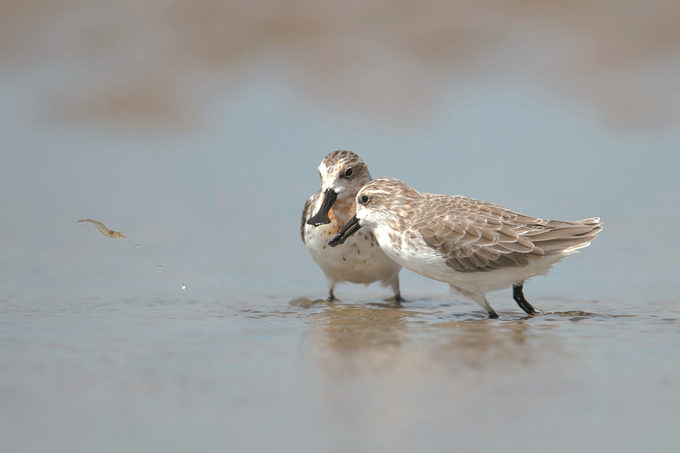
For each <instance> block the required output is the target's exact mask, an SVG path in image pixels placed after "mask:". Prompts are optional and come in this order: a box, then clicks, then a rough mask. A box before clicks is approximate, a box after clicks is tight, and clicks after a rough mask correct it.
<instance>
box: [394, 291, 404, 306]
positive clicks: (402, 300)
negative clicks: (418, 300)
mask: <svg viewBox="0 0 680 453" xmlns="http://www.w3.org/2000/svg"><path fill="white" fill-rule="evenodd" d="M394 301H395V302H396V303H398V304H400V303H402V302H406V299H404V298H403V297H401V291H397V293H396V294H395V295H394Z"/></svg>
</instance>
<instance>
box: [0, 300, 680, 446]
mask: <svg viewBox="0 0 680 453" xmlns="http://www.w3.org/2000/svg"><path fill="white" fill-rule="evenodd" d="M534 302H535V304H536V305H537V306H539V307H541V308H543V309H546V310H549V312H548V313H546V314H545V315H543V316H536V317H533V318H529V317H527V316H524V315H523V314H522V312H520V311H519V309H517V308H516V307H514V306H513V304H514V303H512V301H511V300H510V299H509V295H508V300H507V301H506V303H502V302H501V304H498V303H497V305H499V306H498V308H499V309H500V310H499V313H500V315H501V318H500V319H499V320H488V319H485V316H484V315H483V313H482V312H481V311H479V310H477V309H476V308H475V307H474V306H472V304H468V303H464V302H461V303H458V302H455V301H450V300H434V299H417V298H414V299H413V300H411V301H410V302H406V303H404V304H403V306H401V307H398V306H394V305H393V304H392V303H390V302H384V301H382V300H369V301H363V302H339V303H335V304H329V303H326V302H319V303H316V304H313V305H312V306H311V307H309V308H304V307H301V306H299V305H297V304H298V303H299V300H298V301H296V302H294V304H293V305H291V300H290V299H287V298H275V299H271V300H267V301H264V300H259V301H257V300H247V301H241V302H236V301H233V300H232V301H230V300H226V299H211V300H207V299H201V298H198V299H194V300H193V302H191V303H187V302H186V301H178V300H155V299H149V300H136V299H126V300H117V299H106V298H90V299H88V300H78V299H72V298H66V299H62V300H50V299H42V298H40V299H35V300H32V301H30V302H28V301H27V300H26V299H23V300H21V299H15V298H12V297H9V298H4V299H3V300H2V301H0V316H1V319H2V331H1V333H0V342H1V343H2V344H3V348H2V350H1V351H0V367H1V368H2V369H3V370H4V371H3V374H2V376H3V379H2V384H1V387H0V389H1V393H0V395H1V398H2V401H3V403H2V408H3V409H2V411H0V417H1V421H2V423H0V426H1V427H2V428H0V433H1V434H2V438H3V439H4V441H3V443H4V444H5V446H6V448H9V449H8V451H45V450H49V451H102V450H106V451H142V450H143V451H161V450H162V451H186V449H189V448H190V449H193V450H200V451H224V449H228V450H232V451H320V450H323V451H355V450H357V449H361V450H366V449H370V450H372V451H413V450H420V451H423V450H429V451H433V450H438V451H441V450H442V449H445V450H448V449H461V450H465V451H470V450H479V449H483V450H497V449H503V450H505V451H527V450H535V449H539V448H541V449H547V450H550V451H565V452H567V451H576V450H579V451H603V450H606V451H612V450H616V451H640V448H643V449H646V450H648V451H673V449H674V446H677V445H678V442H680V434H679V433H678V431H677V429H676V428H677V420H678V409H677V405H676V404H675V402H676V401H678V397H680V385H678V382H680V367H678V365H677V364H678V363H680V336H679V335H678V333H679V329H680V309H679V308H678V304H677V301H670V300H669V301H640V300H629V301H627V300H612V301H607V300H599V301H596V300H579V299H578V298H573V299H568V300H563V299H559V300H551V299H549V298H546V299H541V298H538V299H535V300H534ZM501 305H502V306H501ZM36 433H40V435H36ZM55 447H56V448H55Z"/></svg>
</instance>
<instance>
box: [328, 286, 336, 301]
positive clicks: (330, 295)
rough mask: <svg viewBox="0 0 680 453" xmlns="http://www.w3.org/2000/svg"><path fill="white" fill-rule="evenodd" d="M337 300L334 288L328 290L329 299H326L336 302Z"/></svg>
mask: <svg viewBox="0 0 680 453" xmlns="http://www.w3.org/2000/svg"><path fill="white" fill-rule="evenodd" d="M336 300H338V299H336V298H335V294H333V288H331V289H329V290H328V299H326V301H327V302H335V301H336Z"/></svg>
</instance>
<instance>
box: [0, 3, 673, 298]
mask: <svg viewBox="0 0 680 453" xmlns="http://www.w3.org/2000/svg"><path fill="white" fill-rule="evenodd" d="M0 8H2V10H1V13H0V99H1V102H0V114H1V115H2V123H1V124H0V127H1V128H2V136H3V138H4V140H3V155H4V159H3V160H4V162H3V165H2V167H1V169H0V171H1V172H2V177H1V179H0V184H1V185H2V186H1V189H2V190H1V191H0V192H1V195H0V196H2V206H3V222H2V225H1V226H0V228H1V229H2V230H0V233H1V236H0V238H1V241H2V242H1V243H0V244H1V247H2V257H1V258H0V260H2V261H1V262H0V263H1V266H2V272H1V274H2V276H1V277H0V278H2V287H3V289H4V291H26V290H33V289H36V288H42V289H46V290H49V291H54V290H67V291H73V290H77V291H88V290H89V288H92V289H93V291H94V292H98V291H100V288H101V286H100V285H110V286H112V287H113V288H111V289H112V290H116V291H119V290H120V291H125V290H129V291H130V292H131V293H132V294H136V293H137V291H140V290H144V289H148V288H150V285H152V284H151V283H150V279H149V273H153V263H151V262H150V261H145V260H146V258H145V257H143V256H136V255H134V254H132V253H130V250H128V249H127V248H126V247H127V245H129V244H127V245H126V244H120V243H115V241H104V240H103V238H102V237H99V236H98V235H96V234H94V231H92V230H88V229H87V228H89V227H84V226H82V225H75V224H74V222H75V221H76V220H78V219H80V218H93V219H95V220H99V221H102V222H104V223H105V224H106V225H107V226H108V227H109V228H112V229H114V230H120V231H123V233H124V234H126V235H127V236H129V237H131V238H132V240H133V241H137V242H139V243H141V244H142V246H144V247H146V248H147V250H148V251H149V253H151V255H152V256H154V257H155V258H157V260H159V261H160V262H161V263H162V264H164V265H165V266H166V269H168V270H169V271H174V272H175V274H177V276H178V277H181V278H180V279H182V281H184V280H186V283H187V285H189V286H190V287H193V288H194V289H199V288H206V289H210V290H217V291H224V290H225V288H226V286H225V285H232V284H235V285H238V284H239V282H241V281H243V280H244V279H245V280H248V283H247V285H252V283H253V282H254V281H256V282H258V284H262V282H270V281H271V282H272V283H273V282H276V284H282V283H283V284H287V282H290V281H291V279H293V280H295V282H296V283H295V284H296V285H297V284H305V283H309V284H311V285H312V286H311V287H310V291H312V289H313V290H314V291H315V293H314V294H316V291H317V288H318V292H319V293H323V289H324V284H323V281H322V279H323V277H322V274H321V272H320V270H319V269H317V268H316V266H315V265H314V263H313V262H312V261H311V259H309V256H308V255H307V252H306V250H305V248H304V247H303V245H302V243H301V241H300V240H299V234H298V233H297V231H298V228H299V217H300V213H301V211H302V206H303V204H304V201H305V200H306V198H307V197H308V196H309V195H311V194H312V193H313V192H315V191H317V190H319V180H318V176H317V172H316V167H317V166H318V164H319V163H320V161H321V160H322V159H323V157H324V156H325V155H326V154H327V153H329V152H331V151H334V150H336V149H350V150H353V151H355V152H357V153H358V154H359V155H360V156H362V157H363V158H364V160H365V161H366V162H367V163H368V165H369V168H370V170H371V172H372V174H373V176H374V177H380V176H388V175H389V176H394V177H397V178H400V179H403V180H405V181H406V182H408V183H409V184H411V185H412V186H414V187H416V188H417V189H419V190H421V191H428V192H439V193H447V194H461V195H467V196H472V197H475V198H482V199H485V200H489V201H493V202H496V203H499V204H501V205H504V206H507V207H510V208H512V209H515V210H519V211H521V212H526V213H528V214H531V215H535V216H538V217H544V218H558V219H578V218H585V217H591V216H600V217H602V218H603V220H604V221H605V224H606V234H604V235H602V237H601V238H598V241H597V242H596V243H595V244H596V246H595V247H596V248H600V251H599V252H598V251H597V250H594V251H591V250H588V251H587V253H584V254H582V255H583V256H579V257H578V258H577V259H576V260H581V262H580V263H578V264H577V265H576V267H578V268H582V267H583V266H590V269H589V271H588V273H587V277H586V278H588V279H604V280H606V281H608V282H609V281H612V283H613V282H614V280H616V283H617V284H634V285H638V284H640V283H642V282H648V281H649V280H650V279H654V280H655V283H656V284H664V285H665V284H674V282H675V276H676V275H677V271H678V266H679V265H678V264H677V260H675V259H674V258H673V256H672V254H669V253H668V252H669V250H671V249H675V250H677V246H678V239H677V235H675V234H673V233H672V231H671V230H670V229H666V226H664V225H667V226H668V227H670V225H672V224H674V222H675V220H677V218H678V214H679V210H680V205H679V203H678V202H677V200H678V197H679V196H680V184H679V183H678V181H677V178H676V170H677V168H678V157H677V154H678V153H677V150H678V149H679V145H680V127H679V126H680V27H679V26H678V24H679V23H680V5H679V4H678V3H677V2H671V1H668V2H665V1H654V2H651V3H648V2H644V3H643V2H615V3H611V2H604V1H603V2H599V1H594V2H592V1H591V2H559V1H547V2H536V1H489V2H477V1H475V2H472V1H470V2H438V1H432V2H430V1H379V2H356V3H355V2H342V3H339V4H331V3H328V2H314V1H288V2H254V3H253V2H229V1H212V0H207V1H206V0H199V1H196V2H190V3H187V2H181V1H170V2H156V1H134V2H125V1H118V2H96V1H95V2H93V1H88V2H79V1H60V2H42V1H40V0H36V1H30V2H4V3H3V5H2V6H1V7H0ZM671 246H672V247H671ZM604 247H607V248H608V253H607V254H606V255H604V254H603V253H602V248H604ZM576 260H568V261H576ZM603 264H604V265H603ZM566 265H567V266H569V265H570V264H566ZM145 269H149V272H145ZM281 269H285V276H283V278H281V274H282V273H281ZM158 274H160V273H158ZM153 275H156V274H155V273H153ZM138 277H139V278H138ZM308 277H309V280H307V278H308ZM162 278H166V277H165V276H162ZM152 279H153V277H152ZM610 279H613V280H610ZM618 279H620V280H621V281H618ZM190 282H191V283H190ZM167 283H168V282H166V281H163V280H160V281H159V284H158V286H156V287H152V288H151V289H152V291H157V290H162V289H163V288H164V287H166V286H167ZM598 286H599V285H598ZM611 289H612V288H611V286H609V287H608V289H607V290H608V291H610V290H611ZM628 289H629V290H632V289H633V288H628ZM173 290H174V288H173ZM644 291H649V288H645V290H644ZM303 292H304V291H303Z"/></svg>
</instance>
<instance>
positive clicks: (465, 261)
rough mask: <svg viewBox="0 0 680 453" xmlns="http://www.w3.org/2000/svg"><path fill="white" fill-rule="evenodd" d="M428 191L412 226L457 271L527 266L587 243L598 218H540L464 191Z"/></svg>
mask: <svg viewBox="0 0 680 453" xmlns="http://www.w3.org/2000/svg"><path fill="white" fill-rule="evenodd" d="M423 195H425V196H427V197H430V200H428V201H429V203H427V209H423V211H421V212H420V216H419V217H420V218H418V219H417V222H416V224H415V225H414V227H413V231H414V232H417V233H419V235H420V237H421V238H422V239H423V240H424V241H425V243H426V244H427V245H428V246H429V247H431V248H433V249H434V250H436V251H437V252H439V253H440V254H441V255H442V257H443V258H445V260H446V265H447V266H449V267H450V268H452V269H455V270H456V271H459V272H484V271H491V270H495V269H503V268H517V267H524V266H527V265H528V264H529V263H530V261H531V260H534V259H538V258H541V257H543V256H545V255H553V254H558V253H563V252H568V251H570V250H573V249H576V248H580V247H584V246H585V245H588V244H589V243H590V242H591V241H592V240H593V239H594V238H595V236H596V235H597V233H599V232H600V230H602V227H601V223H600V221H599V220H600V219H599V218H591V219H585V220H580V221H576V222H568V221H557V220H544V219H539V218H536V217H530V216H527V215H523V214H519V213H516V212H513V211H511V210H509V209H505V208H502V207H500V206H497V205H495V204H493V203H487V202H485V201H481V200H475V199H472V198H466V197H446V196H442V195H432V194H423Z"/></svg>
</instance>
